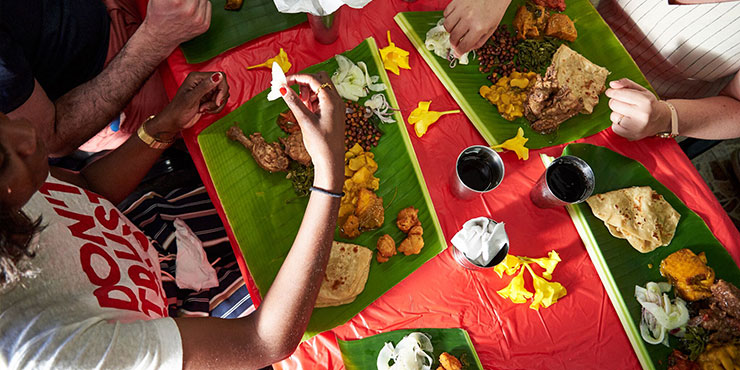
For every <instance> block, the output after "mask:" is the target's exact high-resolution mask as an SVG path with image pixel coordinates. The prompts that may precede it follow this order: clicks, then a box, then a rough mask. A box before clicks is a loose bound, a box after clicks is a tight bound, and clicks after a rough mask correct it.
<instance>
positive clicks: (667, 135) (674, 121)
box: [655, 100, 678, 139]
mask: <svg viewBox="0 0 740 370" xmlns="http://www.w3.org/2000/svg"><path fill="white" fill-rule="evenodd" d="M660 102H661V103H663V104H665V105H667V106H668V109H670V111H671V132H659V133H658V134H656V135H655V136H657V137H660V138H663V139H672V138H674V137H676V136H678V112H677V111H676V107H674V106H673V104H671V103H669V102H667V101H665V100H661V101H660Z"/></svg>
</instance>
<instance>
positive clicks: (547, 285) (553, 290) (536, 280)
mask: <svg viewBox="0 0 740 370" xmlns="http://www.w3.org/2000/svg"><path fill="white" fill-rule="evenodd" d="M524 267H525V268H526V269H527V270H529V273H530V275H532V285H533V286H534V298H533V299H532V304H530V305H529V308H531V309H533V310H539V309H540V305H542V306H543V307H550V306H551V305H552V304H554V303H555V302H557V301H558V299H560V298H562V297H564V296H565V295H566V294H568V291H566V290H565V287H563V286H562V285H561V284H560V283H558V282H556V281H547V280H545V279H544V278H541V277H539V276H537V275H536V274H535V273H534V271H532V268H531V267H529V264H525V265H524ZM523 271H524V269H522V272H523Z"/></svg>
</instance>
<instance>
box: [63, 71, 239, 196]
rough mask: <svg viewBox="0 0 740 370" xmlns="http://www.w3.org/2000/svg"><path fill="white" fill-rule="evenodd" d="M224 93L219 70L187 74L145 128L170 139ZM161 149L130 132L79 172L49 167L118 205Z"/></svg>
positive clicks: (220, 104) (219, 103)
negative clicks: (121, 141) (125, 139)
mask: <svg viewBox="0 0 740 370" xmlns="http://www.w3.org/2000/svg"><path fill="white" fill-rule="evenodd" d="M228 96H229V88H228V84H227V83H226V77H225V75H224V74H223V73H221V72H216V73H212V72H193V73H190V74H189V75H188V77H186V78H185V81H184V82H183V83H182V85H181V86H180V88H179V89H178V90H177V94H176V95H175V97H174V98H173V99H172V102H170V104H168V105H167V107H165V109H163V110H162V112H161V113H160V114H158V115H157V116H156V117H154V118H153V119H151V120H149V121H148V122H147V123H146V131H147V133H148V134H149V135H151V136H154V137H157V138H158V139H160V140H163V141H170V140H173V139H174V138H175V137H176V135H177V133H178V132H179V131H180V130H182V129H185V128H188V127H190V126H192V125H193V124H195V122H197V121H198V119H200V117H201V116H202V114H203V113H218V112H219V111H221V110H222V109H223V108H224V107H225V106H226V101H227V99H228ZM162 151H163V149H152V148H150V147H149V146H148V145H146V144H145V143H144V142H143V141H141V139H139V137H138V135H132V136H131V137H130V138H129V139H128V140H127V141H126V142H125V143H124V144H123V145H121V146H120V147H118V148H117V149H116V150H114V151H112V152H110V153H108V154H107V155H105V156H104V157H102V158H100V159H98V160H96V161H95V162H93V163H91V164H90V165H88V166H87V167H85V168H83V169H82V171H80V172H72V171H68V170H63V169H60V168H52V174H53V175H54V177H57V178H59V179H60V180H64V181H67V182H70V183H73V184H75V185H78V186H80V187H83V188H85V189H88V190H91V191H93V192H95V193H97V194H100V195H101V196H103V197H104V198H106V199H108V200H110V201H111V202H112V203H113V204H118V203H119V202H121V201H122V200H123V199H125V198H126V197H127V196H128V195H129V194H130V193H131V192H132V191H133V190H134V189H136V186H138V185H139V183H140V182H141V180H142V179H143V178H144V176H146V174H147V172H149V169H151V168H152V166H153V165H154V163H155V162H156V161H157V159H158V158H159V156H160V155H161V154H162Z"/></svg>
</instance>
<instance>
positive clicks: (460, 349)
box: [337, 329, 483, 370]
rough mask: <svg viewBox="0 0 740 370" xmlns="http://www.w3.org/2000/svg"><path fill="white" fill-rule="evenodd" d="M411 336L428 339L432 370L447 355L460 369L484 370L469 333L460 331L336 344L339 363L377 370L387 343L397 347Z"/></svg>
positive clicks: (389, 335)
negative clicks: (421, 336)
mask: <svg viewBox="0 0 740 370" xmlns="http://www.w3.org/2000/svg"><path fill="white" fill-rule="evenodd" d="M413 332H422V333H425V334H428V335H429V336H430V337H431V342H432V347H433V348H434V352H433V354H432V355H431V356H432V358H433V359H434V362H433V364H432V369H436V368H437V366H439V355H440V354H442V352H447V353H449V354H451V355H453V356H455V357H457V359H458V360H460V362H461V363H462V365H463V369H465V370H483V365H481V363H480V359H479V358H478V354H477V353H476V352H475V347H473V342H471V341H470V336H469V335H468V332H467V331H465V330H463V329H404V330H394V331H390V332H387V333H382V334H378V335H373V336H372V337H367V338H363V339H359V340H349V341H344V340H339V339H338V340H337V343H339V350H340V351H341V352H342V360H343V361H344V366H345V367H346V368H347V370H365V369H376V368H377V367H376V364H377V360H378V353H380V350H381V349H382V348H383V345H385V343H386V342H391V343H393V345H394V346H395V345H397V344H398V342H400V341H401V339H403V337H405V336H406V335H408V334H409V333H413Z"/></svg>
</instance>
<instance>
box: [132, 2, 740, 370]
mask: <svg viewBox="0 0 740 370" xmlns="http://www.w3.org/2000/svg"><path fill="white" fill-rule="evenodd" d="M138 1H139V2H140V4H145V3H146V1H147V0H138ZM447 2H448V1H447V0H423V1H418V2H416V3H406V2H404V1H401V0H376V1H373V2H371V3H370V4H369V5H367V6H366V7H365V8H364V9H362V10H354V9H349V8H346V7H345V8H343V9H342V12H343V19H342V22H343V24H342V25H341V32H340V38H339V40H338V41H337V42H335V43H334V44H332V45H320V44H318V43H316V42H315V41H314V39H313V35H312V33H311V30H310V29H309V28H308V24H307V23H306V24H303V25H301V26H298V27H295V28H292V29H289V30H286V31H283V32H280V33H277V34H273V35H268V36H266V37H263V38H260V39H258V40H255V41H253V42H249V43H247V44H245V45H242V46H240V47H238V48H235V49H233V50H231V51H229V52H226V53H224V54H222V55H220V56H218V57H216V58H214V59H212V60H211V61H208V62H205V63H201V64H197V65H188V64H186V63H185V59H184V57H183V56H182V53H181V52H180V51H179V50H178V51H175V53H173V55H172V56H170V58H169V59H168V61H167V63H166V64H167V66H166V67H168V68H163V69H164V70H165V71H164V72H166V73H165V75H166V76H165V78H166V80H167V81H166V86H167V89H168V91H169V93H170V94H171V95H172V94H174V92H175V91H176V88H177V86H178V84H179V83H180V82H182V81H183V80H184V78H185V76H186V75H187V73H188V72H191V71H224V72H226V75H227V77H228V81H229V85H230V86H231V90H230V92H231V98H230V100H229V102H228V104H227V107H226V109H225V110H224V111H223V113H222V114H221V115H220V116H218V117H214V116H212V117H205V118H204V119H203V120H201V122H199V123H198V124H197V125H196V126H195V127H194V128H192V129H191V130H189V131H188V132H186V133H185V135H184V137H185V141H186V143H187V145H188V148H189V149H190V152H191V154H192V156H193V159H194V160H195V163H196V165H197V166H198V169H199V171H200V173H201V176H202V178H203V181H204V182H205V183H206V185H207V187H208V190H209V193H210V195H211V198H212V199H214V203H215V204H216V207H217V209H218V210H219V212H220V214H221V216H222V219H224V220H225V218H224V217H223V211H222V209H221V206H220V204H219V203H218V198H217V197H216V193H215V191H214V189H213V186H212V183H211V180H210V178H209V177H208V174H207V171H206V168H205V164H204V163H203V158H202V155H201V152H200V149H199V147H198V145H197V141H196V136H197V134H198V133H199V132H200V131H201V130H203V129H204V128H205V127H207V126H208V125H209V124H210V123H212V122H214V121H215V120H216V119H218V118H220V117H221V116H223V115H225V114H227V113H228V112H230V111H232V110H233V109H235V108H236V107H238V106H239V105H241V104H243V103H244V102H246V101H247V100H249V99H250V98H251V97H252V96H254V95H255V94H257V93H259V92H261V91H263V90H264V89H266V88H268V87H269V84H270V75H269V71H268V70H267V69H262V70H251V71H247V70H246V69H245V68H244V67H245V66H248V65H252V64H257V63H261V62H263V61H264V60H265V59H266V58H268V57H272V56H274V55H275V54H277V52H278V50H279V48H281V47H282V48H284V49H285V50H286V51H287V53H288V55H289V56H290V60H291V61H292V62H293V65H294V67H293V70H292V71H299V70H301V69H303V68H305V67H308V66H310V65H312V64H315V63H318V62H321V61H323V60H325V59H327V58H330V57H332V56H333V55H334V54H335V53H339V52H343V51H345V50H347V49H351V48H353V47H354V46H356V45H357V44H358V43H359V42H361V41H362V40H363V39H365V38H367V37H369V36H374V37H375V38H376V40H377V41H378V44H379V45H380V47H382V46H385V45H386V41H385V40H386V30H390V31H391V36H392V38H393V41H394V42H395V43H396V44H397V45H398V46H399V47H401V48H403V49H406V50H409V51H411V58H410V64H411V66H412V69H411V70H410V71H408V70H402V72H401V75H400V76H395V75H393V74H390V80H391V83H392V84H393V89H394V90H395V93H396V96H397V98H398V102H399V105H400V108H401V110H402V111H403V116H404V118H406V117H408V114H409V113H410V111H411V110H413V109H414V108H415V107H416V105H417V102H418V101H420V100H430V99H431V100H432V101H433V106H434V109H435V110H439V111H442V110H448V109H455V108H457V104H456V103H455V101H454V100H453V99H452V97H451V96H450V94H449V93H447V91H446V90H445V88H444V87H443V86H442V84H441V83H440V82H439V80H438V79H437V78H436V77H435V76H434V74H433V73H432V71H431V69H429V67H428V66H427V65H426V64H425V63H424V61H423V60H422V58H421V56H420V55H419V54H418V53H417V52H416V51H415V50H414V48H413V46H412V45H411V43H410V42H409V40H408V39H407V38H406V36H405V35H404V34H403V33H402V31H401V30H400V29H399V28H398V27H397V26H396V24H395V22H394V21H393V16H394V15H395V14H396V13H397V12H400V11H421V10H440V9H444V7H445V5H446V4H447ZM214 6H220V5H214ZM142 8H144V7H142ZM329 72H331V71H329ZM602 98H603V97H602ZM408 128H409V130H410V131H409V132H410V136H411V141H412V143H413V145H414V149H415V151H416V155H417V157H418V158H419V162H420V164H421V169H422V172H423V174H424V177H425V179H426V181H427V187H428V188H429V192H430V194H431V197H432V201H433V203H434V207H435V209H436V211H437V215H438V216H439V220H440V223H441V225H442V230H443V232H444V235H445V237H446V239H447V241H448V242H449V240H450V238H451V237H452V236H453V235H454V233H455V232H456V231H457V230H458V229H459V228H460V227H461V225H462V223H463V222H465V221H466V220H468V219H470V218H472V217H476V216H482V215H486V216H489V217H492V218H494V219H495V220H497V221H503V222H505V223H506V229H507V232H508V234H509V237H510V241H511V250H510V253H512V254H514V255H526V256H534V257H537V256H545V255H546V254H547V252H548V251H550V250H552V249H555V250H557V251H558V253H559V254H560V256H561V258H562V259H563V262H562V263H561V264H560V265H558V268H557V269H556V271H555V273H554V280H556V281H558V282H560V283H562V284H563V285H564V286H565V287H566V288H567V290H568V295H567V296H566V297H565V298H563V299H562V300H561V301H559V302H558V303H557V304H555V305H553V306H551V307H550V308H546V309H540V310H539V311H534V310H532V309H530V308H529V307H528V305H527V304H522V305H515V304H512V303H511V302H510V301H508V300H504V299H502V298H501V297H499V296H498V295H497V294H496V290H499V289H501V288H503V287H504V286H506V285H507V284H508V281H509V278H504V279H500V278H499V277H498V276H497V275H496V274H494V273H493V272H492V271H488V272H472V271H468V270H465V269H463V268H462V267H460V266H458V265H457V264H456V263H455V262H454V260H453V259H452V256H451V254H450V251H451V250H450V249H448V250H446V251H445V252H443V253H441V254H440V255H439V256H437V257H436V258H434V259H432V260H431V261H429V262H428V263H426V264H425V265H424V266H422V267H421V268H420V269H419V270H417V271H416V272H414V273H413V274H412V275H411V276H409V277H408V278H407V279H406V280H404V281H403V282H401V283H400V284H398V285H397V286H395V287H394V288H393V289H391V290H390V291H389V292H387V293H386V294H385V295H384V296H382V297H381V298H380V299H378V300H377V301H375V302H374V303H373V304H371V305H370V306H369V307H367V308H366V309H365V310H364V311H362V312H361V313H360V314H359V315H357V316H356V317H355V318H353V319H352V320H350V321H349V322H348V323H347V324H345V325H343V326H340V327H338V328H336V329H334V330H332V331H331V332H326V333H323V334H321V335H319V336H317V337H314V338H313V339H311V340H309V341H307V342H304V343H303V344H301V345H300V347H298V349H297V350H296V352H295V353H294V354H293V355H292V356H291V357H290V358H289V359H287V360H285V361H283V362H281V363H279V364H276V365H275V367H276V368H278V369H283V368H284V369H314V368H327V369H336V368H343V365H342V358H341V354H340V352H339V349H338V347H337V344H336V340H335V335H336V336H337V337H339V338H341V339H358V338H363V337H366V336H369V335H373V334H377V333H380V332H385V331H389V330H395V329H403V328H422V327H460V328H464V329H466V330H467V331H468V332H469V333H470V336H471V338H472V340H473V343H474V344H475V347H476V350H477V352H478V354H479V356H480V359H481V361H482V363H483V364H484V366H485V367H486V369H524V368H538V369H575V368H603V369H628V368H638V367H639V363H638V361H637V357H636V356H635V354H634V352H633V350H632V347H631V346H630V343H629V341H628V339H627V336H626V335H625V333H624V330H623V329H622V326H621V324H620V322H619V319H618V318H617V315H616V312H615V311H614V308H613V307H612V305H611V302H610V301H609V298H608V297H607V295H606V292H605V290H604V288H603V286H602V284H601V282H600V280H599V277H598V275H597V274H596V270H595V269H594V267H593V264H592V263H591V261H590V259H589V257H588V255H587V253H586V250H585V248H584V246H583V243H582V242H581V240H580V238H579V236H578V233H577V232H576V229H575V227H574V226H573V224H572V222H571V220H570V217H569V216H568V214H567V212H566V211H565V209H564V208H558V209H549V210H542V209H539V208H536V207H535V206H534V205H532V203H531V202H530V201H529V198H528V192H529V189H530V188H531V187H532V185H533V184H534V182H535V180H536V179H537V178H538V177H539V176H540V174H541V173H542V171H543V169H544V167H543V165H542V163H541V161H540V160H539V154H540V153H543V152H544V153H547V154H549V155H553V156H558V155H560V153H561V151H562V149H563V146H558V147H552V148H547V149H543V150H537V151H532V152H531V153H530V159H529V160H528V161H519V160H517V158H516V156H515V155H514V154H513V153H504V154H503V159H504V163H505V166H506V176H505V178H504V180H503V182H502V183H501V185H500V186H499V187H498V188H497V189H496V190H494V191H492V192H490V193H489V194H487V195H486V196H484V197H482V198H478V199H475V200H470V201H461V200H458V199H457V198H455V197H454V196H453V195H452V194H451V193H450V189H449V183H448V182H449V181H448V179H449V178H450V175H451V171H452V170H453V168H454V161H455V158H456V156H457V154H458V153H459V152H460V151H461V150H462V149H463V148H465V147H467V146H470V145H474V144H484V140H483V138H482V137H481V136H480V135H479V134H478V132H477V131H476V130H475V128H474V127H473V126H472V124H471V123H470V121H469V120H468V119H467V118H466V117H465V116H464V115H463V114H458V115H449V116H445V117H443V118H442V119H441V120H440V121H438V122H437V123H436V124H435V125H434V126H432V127H431V128H430V130H429V132H428V133H427V134H426V135H425V136H424V137H423V138H422V139H419V138H417V137H416V135H414V134H413V130H412V129H411V127H410V126H408ZM579 141H581V142H588V143H591V144H596V145H602V146H606V147H608V148H610V149H612V150H615V151H617V152H619V153H621V154H624V155H626V156H628V157H631V158H633V159H636V160H638V161H640V162H641V163H643V164H644V165H645V166H646V167H647V168H648V169H649V170H650V172H651V173H652V174H653V175H654V176H655V177H656V178H657V179H658V180H659V181H661V182H662V183H663V184H665V185H666V186H667V187H668V188H670V189H671V190H672V191H673V192H675V193H676V194H677V195H678V196H679V198H681V199H682V200H683V201H684V202H685V203H686V204H687V205H688V206H689V208H691V209H692V210H694V211H695V212H696V213H698V214H699V216H701V217H702V218H703V219H704V221H705V222H706V223H707V224H708V225H709V227H710V229H711V230H712V231H713V232H714V234H715V235H716V236H717V238H718V239H719V240H720V242H722V243H723V244H724V245H725V247H726V248H727V250H728V251H729V252H730V254H732V256H733V258H734V259H735V261H736V262H738V261H739V258H738V257H740V234H738V231H737V229H735V227H734V226H733V224H732V223H731V221H730V219H729V218H728V217H727V215H726V214H725V213H724V211H723V210H722V208H721V207H720V205H719V203H718V202H717V200H716V199H715V197H714V196H713V195H712V193H711V192H710V190H709V188H708V187H707V185H706V184H705V183H704V181H703V180H702V178H701V177H700V176H699V174H698V173H697V171H696V169H695V168H694V167H693V165H692V164H691V162H690V161H689V160H688V158H686V156H685V155H684V154H683V152H682V151H681V150H680V148H679V147H678V145H677V144H676V143H675V141H673V140H663V139H657V138H650V139H645V140H642V141H639V142H628V141H626V140H624V139H622V138H621V137H619V136H617V135H615V134H614V133H613V132H612V131H611V129H609V130H606V131H603V132H601V133H599V134H597V135H594V136H591V137H589V138H586V139H583V140H579ZM230 236H231V234H230ZM232 244H235V243H233V237H232ZM235 252H236V253H237V254H240V253H239V250H238V248H236V250H235ZM240 263H242V268H243V269H242V271H244V272H246V269H245V268H244V265H243V261H240ZM247 277H248V276H247ZM527 284H529V283H527ZM253 288H254V287H253V286H252V289H250V290H251V291H254V289H253ZM255 298H257V297H255Z"/></svg>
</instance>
